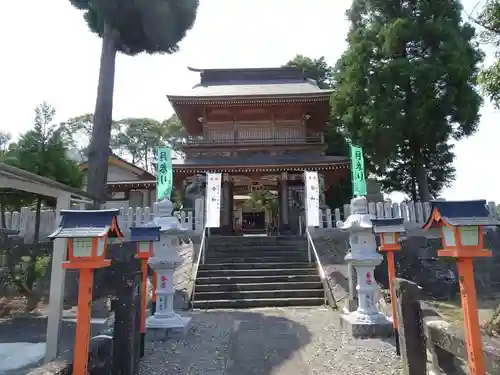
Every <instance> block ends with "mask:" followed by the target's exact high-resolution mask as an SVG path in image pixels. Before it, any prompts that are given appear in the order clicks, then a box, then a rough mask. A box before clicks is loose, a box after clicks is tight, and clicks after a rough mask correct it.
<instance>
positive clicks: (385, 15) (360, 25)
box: [332, 0, 483, 201]
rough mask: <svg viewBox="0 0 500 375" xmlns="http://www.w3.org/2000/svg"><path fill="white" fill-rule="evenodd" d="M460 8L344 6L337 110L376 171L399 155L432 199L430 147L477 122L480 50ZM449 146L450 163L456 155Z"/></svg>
mask: <svg viewBox="0 0 500 375" xmlns="http://www.w3.org/2000/svg"><path fill="white" fill-rule="evenodd" d="M461 11H462V6H461V4H460V2H459V1H458V0H414V1H411V2H407V1H390V2H388V1H384V0H375V1H368V0H354V2H353V5H352V7H351V9H350V10H349V11H348V13H347V14H348V18H349V20H350V22H351V28H350V30H349V33H348V38H347V41H348V47H347V50H346V51H345V52H344V54H343V55H342V57H341V59H340V60H339V61H338V64H337V67H336V74H335V82H336V91H335V93H334V95H333V98H332V103H333V108H334V109H333V110H334V112H335V113H337V114H338V115H339V116H340V119H341V120H342V123H343V124H344V125H345V129H346V131H347V133H348V135H349V137H350V138H351V139H352V140H353V141H354V142H356V143H359V144H361V145H362V146H363V147H364V151H365V153H366V157H367V162H368V164H369V165H370V167H371V169H372V170H374V171H377V172H378V173H379V175H382V174H385V173H386V171H387V169H388V168H390V167H391V163H393V162H394V161H395V160H396V161H397V160H400V161H402V162H404V163H405V165H406V166H409V165H410V164H409V163H410V162H411V165H412V166H413V170H414V173H413V174H412V177H413V176H414V178H415V180H416V184H417V188H418V193H419V198H420V199H421V200H422V201H428V200H429V199H430V198H431V192H430V189H429V180H428V173H429V171H430V170H431V169H432V168H431V165H430V161H429V159H428V158H427V159H426V157H425V154H426V152H428V151H430V150H436V145H438V144H439V145H443V144H444V143H447V142H449V141H450V140H451V139H455V140H459V139H461V138H463V137H466V136H469V135H471V134H473V133H474V132H475V131H476V130H477V127H478V123H479V108H480V106H481V104H482V100H481V97H480V95H479V94H478V93H477V91H476V89H475V86H476V80H477V75H478V64H479V63H480V62H481V61H482V59H483V54H482V52H481V51H480V50H479V48H478V46H477V43H476V42H475V41H474V36H475V32H474V28H473V27H472V26H471V25H469V24H467V23H463V22H462V20H461ZM445 152H446V154H447V155H446V158H443V160H441V162H443V163H445V164H444V166H445V167H447V168H448V169H449V168H450V167H452V166H451V163H452V161H453V155H452V151H451V150H450V149H448V150H445ZM435 156H436V154H433V156H432V157H433V158H434V157H435ZM434 161H436V159H434ZM440 167H441V168H442V167H443V165H441V166H440ZM448 176H449V177H450V174H448ZM444 183H446V181H441V187H442V186H443V184H444ZM437 190H439V188H437Z"/></svg>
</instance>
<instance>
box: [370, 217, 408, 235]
mask: <svg viewBox="0 0 500 375" xmlns="http://www.w3.org/2000/svg"><path fill="white" fill-rule="evenodd" d="M372 224H373V231H374V232H375V233H401V232H405V227H404V225H403V218H402V217H397V218H390V219H389V218H387V219H372Z"/></svg>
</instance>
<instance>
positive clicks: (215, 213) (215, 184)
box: [205, 173, 222, 228]
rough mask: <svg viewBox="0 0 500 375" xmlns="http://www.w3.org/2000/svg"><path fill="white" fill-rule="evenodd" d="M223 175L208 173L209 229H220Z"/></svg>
mask: <svg viewBox="0 0 500 375" xmlns="http://www.w3.org/2000/svg"><path fill="white" fill-rule="evenodd" d="M221 183H222V173H207V193H206V195H207V197H206V199H205V201H206V210H205V214H206V215H207V216H206V221H205V222H206V223H207V227H208V228H219V227H220V199H221V196H220V195H221V194H220V193H221Z"/></svg>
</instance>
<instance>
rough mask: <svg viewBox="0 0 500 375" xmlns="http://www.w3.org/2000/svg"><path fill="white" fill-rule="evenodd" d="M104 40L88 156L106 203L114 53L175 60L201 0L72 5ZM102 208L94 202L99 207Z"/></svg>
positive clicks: (80, 0) (92, 186) (107, 0)
mask: <svg viewBox="0 0 500 375" xmlns="http://www.w3.org/2000/svg"><path fill="white" fill-rule="evenodd" d="M70 2H71V3H72V4H73V5H74V6H75V7H76V8H78V9H81V10H83V11H84V12H85V14H84V18H85V20H86V21H87V24H88V26H89V28H90V30H91V31H92V32H94V33H96V34H97V35H99V36H100V37H101V38H102V52H101V68H100V73H99V84H98V88H97V99H96V107H95V112H94V121H93V123H94V124H93V130H92V140H91V143H90V147H89V153H88V165H89V168H88V185H87V186H88V190H89V192H90V193H92V194H93V195H94V196H96V197H99V198H100V199H101V201H105V197H106V191H105V188H106V178H107V172H108V158H109V146H110V144H109V143H110V137H111V125H112V113H113V91H114V79H115V60H116V53H117V51H120V52H122V53H125V54H127V55H136V54H139V53H141V52H146V53H150V54H153V53H167V54H171V53H174V52H177V51H178V50H179V44H178V43H179V42H180V41H181V40H182V39H183V38H184V36H185V35H186V31H187V30H189V29H191V27H192V26H193V24H194V21H195V18H196V11H197V9H198V0H70ZM98 203H99V202H96V204H97V205H98Z"/></svg>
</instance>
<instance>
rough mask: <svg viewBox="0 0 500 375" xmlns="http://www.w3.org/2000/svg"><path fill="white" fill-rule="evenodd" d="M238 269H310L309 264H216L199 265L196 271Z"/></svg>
mask: <svg viewBox="0 0 500 375" xmlns="http://www.w3.org/2000/svg"><path fill="white" fill-rule="evenodd" d="M235 267H238V269H240V270H248V269H269V268H271V269H275V268H282V269H283V268H310V267H311V264H310V263H308V262H294V263H291V262H285V263H264V262H259V263H238V264H236V265H235V264H234V263H216V264H209V263H205V264H200V267H199V268H198V270H200V271H202V270H203V271H205V270H227V269H231V270H232V269H235Z"/></svg>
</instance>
